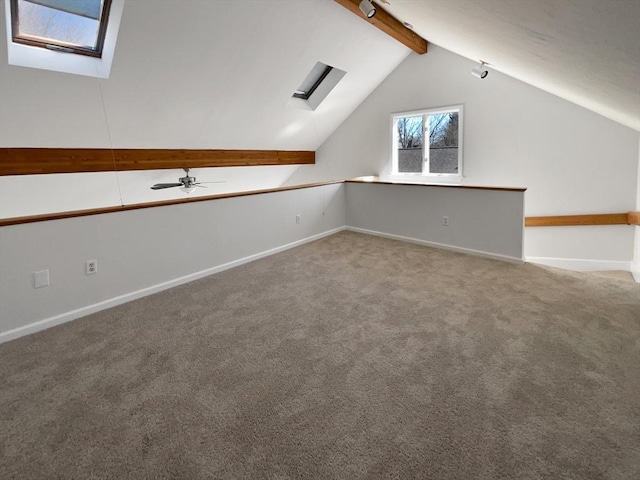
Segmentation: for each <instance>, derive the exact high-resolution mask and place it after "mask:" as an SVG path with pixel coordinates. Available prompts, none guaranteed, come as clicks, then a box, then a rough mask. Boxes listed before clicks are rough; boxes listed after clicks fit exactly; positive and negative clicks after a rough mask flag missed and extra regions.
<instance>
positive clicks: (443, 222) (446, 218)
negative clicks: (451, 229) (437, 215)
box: [442, 217, 449, 227]
mask: <svg viewBox="0 0 640 480" xmlns="http://www.w3.org/2000/svg"><path fill="white" fill-rule="evenodd" d="M442 225H444V226H445V227H448V226H449V217H442Z"/></svg>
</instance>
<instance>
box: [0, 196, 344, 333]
mask: <svg viewBox="0 0 640 480" xmlns="http://www.w3.org/2000/svg"><path fill="white" fill-rule="evenodd" d="M344 205H345V201H344V185H343V184H333V185H326V186H321V187H313V188H306V189H299V190H291V191H284V192H276V193H268V194H260V195H253V196H246V197H235V198H226V199H220V200H212V201H207V202H194V203H189V204H181V205H173V206H167V207H158V208H149V209H142V210H132V211H127V212H120V213H112V214H103V215H94V216H88V217H79V218H69V219H64V220H56V221H48V222H39V223H31V224H25V225H12V226H7V227H2V228H0V264H1V265H2V269H0V340H2V339H3V337H4V339H5V340H6V339H10V338H15V337H16V336H20V335H22V334H25V333H30V332H32V331H36V330H38V329H41V328H46V327H48V326H51V325H54V324H56V323H61V322H63V321H67V320H71V319H73V318H77V317H80V316H83V315H86V314H88V313H91V312H92V311H96V310H99V309H102V308H106V307H109V306H112V305H115V304H118V303H122V302H124V301H127V300H132V299H134V298H138V297H140V296H143V295H145V294H149V293H153V292H155V291H159V290H161V289H164V288H167V287H170V286H173V285H176V284H179V283H184V282H186V281H189V280H193V279H195V278H199V277H200V276H204V275H206V274H210V273H214V272H215V271H218V270H220V269H224V268H227V267H229V266H233V265H236V264H239V263H242V262H244V261H247V260H250V259H252V258H255V256H256V255H258V256H259V255H262V254H265V252H266V253H270V252H273V251H274V250H278V249H281V248H283V247H285V246H290V245H291V244H296V242H301V241H305V240H308V239H310V238H314V237H315V236H318V235H322V234H326V233H327V232H331V231H333V230H335V229H341V228H343V227H344V224H345V207H344ZM296 215H300V216H301V222H300V223H296ZM92 259H96V260H97V261H98V273H97V274H94V275H86V274H85V262H86V261H87V260H92ZM45 269H48V270H49V272H50V281H51V284H50V285H49V286H47V287H42V288H37V289H36V288H34V272H37V271H41V270H45ZM38 322H41V323H39V324H38Z"/></svg>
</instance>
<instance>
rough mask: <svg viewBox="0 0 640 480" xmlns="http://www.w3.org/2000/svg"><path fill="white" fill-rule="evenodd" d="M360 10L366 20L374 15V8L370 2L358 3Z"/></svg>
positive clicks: (363, 0)
mask: <svg viewBox="0 0 640 480" xmlns="http://www.w3.org/2000/svg"><path fill="white" fill-rule="evenodd" d="M360 10H361V11H362V13H364V14H365V16H366V17H367V18H372V17H373V16H374V15H375V14H376V7H374V6H373V3H371V0H362V1H361V2H360Z"/></svg>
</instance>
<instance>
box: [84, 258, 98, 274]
mask: <svg viewBox="0 0 640 480" xmlns="http://www.w3.org/2000/svg"><path fill="white" fill-rule="evenodd" d="M86 269H87V275H93V274H94V273H98V260H87V264H86Z"/></svg>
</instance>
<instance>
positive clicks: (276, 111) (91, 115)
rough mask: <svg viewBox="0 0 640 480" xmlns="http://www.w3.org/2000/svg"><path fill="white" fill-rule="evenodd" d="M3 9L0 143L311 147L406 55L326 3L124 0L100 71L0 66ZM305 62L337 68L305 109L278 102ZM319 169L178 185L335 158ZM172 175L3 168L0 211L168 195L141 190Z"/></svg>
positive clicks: (260, 183)
mask: <svg viewBox="0 0 640 480" xmlns="http://www.w3.org/2000/svg"><path fill="white" fill-rule="evenodd" d="M4 14H5V12H4V9H0V125H2V129H0V147H7V148H11V147H51V148H74V147H75V148H144V149H154V148H155V149H162V148H174V149H240V150H312V151H313V150H316V149H317V148H318V147H319V146H320V145H321V144H322V142H323V141H324V140H325V139H326V138H327V137H328V136H329V135H330V134H331V133H332V132H333V131H334V130H335V129H336V128H337V127H338V125H340V124H341V123H342V121H344V119H345V118H347V116H348V115H349V114H350V113H351V112H352V111H353V110H354V109H355V108H356V107H357V106H358V104H359V103H361V102H362V101H363V100H364V99H365V98H366V97H367V96H368V94H369V93H370V92H371V91H373V89H374V88H376V86H377V85H378V84H379V83H380V82H381V81H382V80H383V79H384V78H385V77H386V76H387V75H388V74H389V73H390V72H391V71H392V70H393V69H394V68H395V67H396V66H397V65H399V64H400V63H401V62H402V60H404V58H406V56H407V55H408V52H409V49H407V48H406V47H405V46H404V45H402V44H400V43H399V42H397V41H395V40H394V39H392V38H391V37H389V36H388V35H386V34H384V33H383V32H381V31H380V30H378V29H377V28H375V27H373V26H371V25H368V24H367V22H365V21H363V20H362V19H360V18H358V17H357V16H355V15H353V14H352V13H350V12H349V11H347V10H346V9H345V8H343V7H341V6H340V5H338V4H337V3H335V2H327V1H326V0H305V1H304V2H300V1H282V0H263V1H259V2H256V1H251V0H236V1H233V2H231V1H224V2H223V1H208V0H189V1H182V0H164V1H161V2H158V1H156V0H135V1H127V2H125V6H124V11H123V14H122V21H121V24H120V30H119V34H118V41H117V45H116V51H115V57H114V61H113V66H112V69H111V75H110V77H109V79H107V80H105V79H96V78H91V77H85V76H80V75H71V74H65V73H59V72H52V71H46V70H37V69H32V68H25V67H17V66H12V65H8V63H7V51H6V50H7V48H6V47H7V45H6V42H7V40H6V35H5V33H6V32H5V29H6V26H5V22H4V21H3V20H4V18H2V16H3V15H4ZM159 32H161V33H159ZM371 52H375V55H371ZM59 55H61V56H63V57H64V56H65V55H67V54H65V53H59ZM318 61H321V62H324V63H326V64H329V65H332V66H335V67H336V68H339V69H341V70H344V71H346V72H347V74H346V75H345V77H344V78H343V79H342V80H341V81H340V82H339V83H338V85H337V86H336V87H335V88H334V89H333V90H332V91H331V92H330V94H329V95H328V96H327V97H326V98H325V100H324V101H323V102H322V104H320V106H319V107H318V108H317V109H316V110H315V111H310V110H302V109H297V108H291V107H290V106H288V105H287V104H288V103H289V100H290V99H291V95H292V94H293V92H294V91H295V90H296V89H297V88H298V87H299V85H300V83H301V82H302V81H303V80H304V78H305V77H306V76H307V74H308V73H309V71H310V70H311V68H312V67H313V65H315V63H316V62H318ZM185 166H188V165H185ZM332 167H334V168H333V169H332ZM332 167H330V166H328V165H326V164H325V162H324V160H321V161H319V162H317V164H316V165H308V166H302V167H299V168H300V169H301V172H300V174H299V175H300V176H303V177H304V182H299V181H298V179H296V178H295V176H296V172H297V169H298V167H296V166H283V167H275V166H274V167H242V168H207V169H195V170H193V171H192V172H191V173H192V175H195V176H196V177H197V178H198V180H199V181H218V180H224V181H225V183H224V184H212V185H209V189H198V191H197V192H194V193H193V194H191V195H192V196H196V195H207V194H216V193H225V192H230V191H231V192H237V191H245V190H253V189H267V188H275V187H280V186H287V185H291V184H293V183H311V182H319V181H326V180H331V179H332V176H336V178H338V177H342V176H344V175H343V174H341V173H340V164H337V165H335V166H332ZM183 173H184V172H182V171H181V170H156V171H136V172H118V173H109V172H107V173H94V174H72V175H29V176H15V177H2V178H0V217H3V218H8V217H14V216H23V215H35V214H41V213H51V212H59V211H67V210H81V209H86V208H94V207H104V206H113V205H120V204H125V205H129V204H132V203H138V202H152V201H156V200H167V199H171V198H181V197H183V196H184V194H183V193H182V192H180V191H179V190H178V189H168V190H164V191H151V190H150V189H149V187H150V186H151V185H153V184H154V183H159V182H163V183H164V182H175V181H177V179H178V177H180V176H183ZM292 177H294V178H292Z"/></svg>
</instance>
